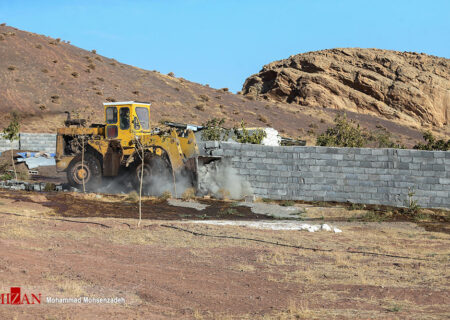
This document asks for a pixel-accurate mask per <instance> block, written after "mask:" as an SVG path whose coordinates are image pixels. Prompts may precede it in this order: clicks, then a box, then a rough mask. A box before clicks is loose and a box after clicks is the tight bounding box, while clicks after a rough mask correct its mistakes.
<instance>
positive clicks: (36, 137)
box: [19, 133, 56, 152]
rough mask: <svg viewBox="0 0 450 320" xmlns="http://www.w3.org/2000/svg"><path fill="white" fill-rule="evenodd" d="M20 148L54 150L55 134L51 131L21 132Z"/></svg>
mask: <svg viewBox="0 0 450 320" xmlns="http://www.w3.org/2000/svg"><path fill="white" fill-rule="evenodd" d="M19 141H20V150H30V151H45V152H55V151H56V134H52V133H21V134H20V140H19Z"/></svg>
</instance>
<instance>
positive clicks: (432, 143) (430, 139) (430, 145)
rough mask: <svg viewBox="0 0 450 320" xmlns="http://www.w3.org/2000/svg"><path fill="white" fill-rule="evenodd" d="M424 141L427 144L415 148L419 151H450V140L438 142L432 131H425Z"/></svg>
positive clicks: (420, 144)
mask: <svg viewBox="0 0 450 320" xmlns="http://www.w3.org/2000/svg"><path fill="white" fill-rule="evenodd" d="M423 139H424V140H425V142H426V143H418V144H416V145H415V146H414V147H413V148H414V149H418V150H441V151H449V150H450V139H449V140H447V141H445V140H443V139H440V140H436V138H435V137H434V136H433V134H432V133H431V132H430V131H425V132H424V133H423Z"/></svg>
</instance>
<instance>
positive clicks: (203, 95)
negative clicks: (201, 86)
mask: <svg viewBox="0 0 450 320" xmlns="http://www.w3.org/2000/svg"><path fill="white" fill-rule="evenodd" d="M199 98H200V99H201V100H203V101H205V102H206V101H209V97H208V96H207V95H206V94H201V95H200V96H199Z"/></svg>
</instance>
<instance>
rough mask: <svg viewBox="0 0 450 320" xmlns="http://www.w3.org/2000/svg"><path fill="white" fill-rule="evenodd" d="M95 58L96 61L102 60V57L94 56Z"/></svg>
mask: <svg viewBox="0 0 450 320" xmlns="http://www.w3.org/2000/svg"><path fill="white" fill-rule="evenodd" d="M95 60H98V61H100V62H103V59H102V58H100V57H98V56H97V57H95Z"/></svg>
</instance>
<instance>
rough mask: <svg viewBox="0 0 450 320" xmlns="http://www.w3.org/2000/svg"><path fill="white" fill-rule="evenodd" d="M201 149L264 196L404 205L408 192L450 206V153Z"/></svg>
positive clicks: (211, 145)
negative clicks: (226, 163)
mask: <svg viewBox="0 0 450 320" xmlns="http://www.w3.org/2000/svg"><path fill="white" fill-rule="evenodd" d="M200 147H201V149H202V150H203V152H204V153H205V154H209V155H213V156H225V157H230V158H231V160H232V165H233V167H234V168H236V169H237V170H238V172H239V173H240V175H241V176H243V177H244V178H245V179H246V180H248V181H249V182H250V184H251V186H252V188H253V191H254V193H255V195H257V196H260V197H266V198H272V199H284V200H307V201H339V202H346V201H350V202H353V203H365V204H385V205H392V206H404V205H405V201H407V200H408V192H409V189H408V188H410V190H412V191H413V192H414V196H413V199H414V200H417V201H418V203H419V205H420V206H422V207H431V208H450V152H444V151H420V150H402V149H369V148H329V147H269V146H261V145H250V144H237V143H224V142H220V143H219V142H213V141H210V142H205V143H203V144H201V145H200Z"/></svg>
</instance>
